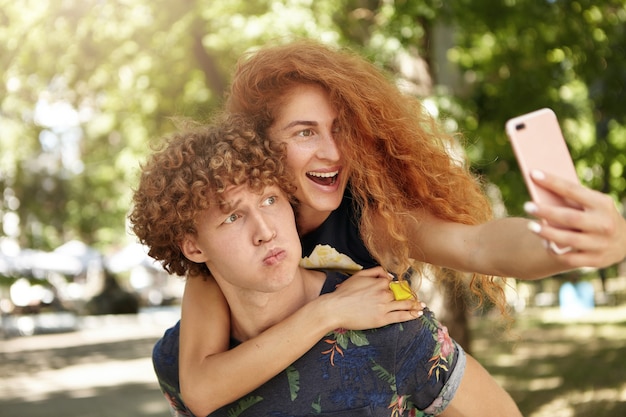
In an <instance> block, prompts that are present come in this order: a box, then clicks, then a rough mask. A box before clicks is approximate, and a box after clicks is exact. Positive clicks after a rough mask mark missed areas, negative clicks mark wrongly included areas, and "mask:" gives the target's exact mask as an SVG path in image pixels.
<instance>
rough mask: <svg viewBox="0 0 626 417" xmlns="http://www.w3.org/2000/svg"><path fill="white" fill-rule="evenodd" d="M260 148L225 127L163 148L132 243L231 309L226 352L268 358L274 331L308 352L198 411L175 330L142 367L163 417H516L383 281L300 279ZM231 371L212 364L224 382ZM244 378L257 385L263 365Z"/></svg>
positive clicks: (274, 164) (294, 237)
mask: <svg viewBox="0 0 626 417" xmlns="http://www.w3.org/2000/svg"><path fill="white" fill-rule="evenodd" d="M272 143H273V142H271V141H264V140H263V139H262V138H260V137H259V136H258V135H257V134H256V133H255V131H254V130H253V129H252V128H250V125H248V124H247V122H246V120H244V119H243V118H241V117H238V116H234V115H233V116H229V117H226V118H224V119H222V120H220V121H219V122H217V123H215V124H214V125H212V126H196V127H194V128H192V129H186V130H183V131H181V132H179V133H177V134H175V135H173V136H172V137H170V138H169V140H168V142H167V144H166V146H165V148H163V149H161V150H160V151H157V152H155V153H154V154H153V155H152V156H151V157H150V158H149V160H148V161H147V163H146V164H145V165H144V166H143V167H142V174H141V178H140V182H139V186H138V188H137V190H136V192H135V194H134V208H133V211H132V213H131V215H130V220H131V222H132V224H133V230H134V232H135V234H136V235H137V236H138V237H139V239H140V241H141V242H142V243H144V244H146V245H147V246H148V247H149V248H150V250H149V254H150V255H151V256H152V257H154V258H155V259H157V260H159V261H161V262H162V264H163V267H164V268H165V269H166V270H167V271H168V272H171V273H175V274H179V275H185V274H187V275H192V276H193V277H192V278H190V279H201V278H199V277H198V275H201V276H208V275H210V276H212V277H213V279H214V281H215V283H216V284H217V285H218V286H219V289H220V291H221V293H222V294H224V298H225V300H226V302H227V303H228V307H229V308H230V327H231V334H230V337H231V340H230V342H229V346H228V347H230V348H231V349H230V350H229V352H235V351H237V350H238V349H256V350H262V349H271V348H272V346H267V344H266V343H265V341H266V340H272V341H274V339H263V335H264V334H266V333H268V332H269V333H271V332H272V329H274V328H275V327H276V326H285V325H286V324H285V323H288V324H287V325H292V326H293V328H292V334H293V339H298V338H300V337H302V338H304V339H306V340H310V338H311V337H315V338H316V339H317V341H316V342H313V343H311V345H312V346H313V347H312V348H311V349H310V350H309V351H308V352H307V353H306V354H304V356H302V357H301V358H299V359H296V358H294V360H295V361H294V362H293V363H292V364H291V365H290V366H289V367H287V368H286V369H285V370H284V371H283V372H281V373H280V374H278V375H277V376H275V377H273V378H272V375H268V378H267V382H265V383H263V384H262V385H260V386H254V387H251V392H250V393H249V394H248V395H245V396H244V397H242V398H239V399H237V398H233V399H232V401H230V402H229V403H228V404H227V405H226V406H223V407H220V408H218V409H216V410H205V409H203V410H198V409H193V407H189V405H188V404H186V403H185V401H184V398H183V397H182V396H181V394H180V386H179V382H178V366H177V363H176V362H177V360H178V357H177V356H178V341H177V340H178V334H177V333H178V332H179V326H178V325H176V326H175V327H174V328H172V329H170V330H168V337H166V338H163V339H162V340H160V341H159V342H158V343H157V346H156V347H155V349H154V353H155V355H158V357H153V359H154V362H155V365H156V364H158V366H155V370H156V372H157V376H158V378H159V383H160V385H161V388H162V390H163V392H164V393H165V395H166V397H167V398H168V399H169V401H170V404H171V406H172V410H173V412H174V414H175V415H211V416H227V415H233V413H234V414H237V415H243V416H246V415H253V416H257V415H309V414H314V413H315V414H317V413H341V415H374V416H388V415H405V414H406V413H408V414H410V415H442V416H489V415H493V416H501V415H507V416H516V415H520V414H519V411H518V410H517V407H516V406H515V404H514V402H513V401H512V399H511V398H510V397H509V396H508V394H507V393H506V392H505V391H504V390H502V388H501V387H499V386H498V385H497V383H496V382H495V381H494V380H493V378H492V377H491V376H490V375H489V374H488V373H487V372H486V371H485V370H484V368H482V367H481V366H480V365H479V364H478V363H477V362H476V361H475V360H474V359H473V358H471V357H470V356H469V355H466V354H465V353H464V352H463V350H462V349H461V348H460V346H458V345H457V344H456V342H454V341H453V340H452V339H450V337H449V336H448V334H447V331H446V329H445V327H443V326H441V325H440V324H439V323H438V322H437V321H436V319H435V318H434V316H433V315H432V313H431V312H429V311H428V310H424V312H423V313H422V314H418V312H417V311H416V310H415V301H414V300H405V301H396V300H395V299H394V296H393V294H392V292H391V291H390V290H389V287H388V284H389V280H390V277H389V276H388V274H386V273H385V271H384V270H383V269H382V268H381V267H376V268H372V269H369V270H364V271H362V272H358V273H356V274H354V275H353V276H352V277H351V278H349V279H347V280H346V279H345V276H343V274H342V273H341V272H322V271H318V270H309V269H305V268H303V267H300V266H299V262H300V258H301V256H302V249H301V244H300V241H299V236H298V232H297V229H296V222H295V216H294V211H293V208H292V206H291V199H290V195H291V193H292V192H293V187H292V186H291V178H290V177H289V176H288V175H287V171H286V168H285V167H284V166H283V162H282V161H283V156H282V151H281V148H280V147H279V146H276V145H273V144H272ZM339 283H341V285H340V286H339V288H338V289H336V287H337V286H338V284H339ZM211 301H216V302H221V301H220V300H206V302H211ZM294 317H296V319H294ZM182 320H185V310H184V306H183V315H182ZM298 320H302V321H306V322H309V323H310V322H311V321H314V322H319V323H320V324H319V326H318V327H319V331H318V332H317V333H315V332H313V333H314V334H313V335H311V334H310V333H311V332H310V331H308V330H309V328H310V327H311V326H310V325H309V326H308V327H307V333H308V334H303V335H301V334H300V333H299V329H298V326H297V323H298ZM400 322H402V324H400ZM289 323H291V324H289ZM368 329H370V330H368ZM283 330H284V329H283ZM283 334H284V333H283ZM200 337H203V338H211V337H212V335H210V334H202V335H200ZM290 339H291V338H290ZM172 341H176V342H175V343H172V344H171V345H168V346H164V345H163V343H170V342H172ZM279 343H286V344H289V343H291V342H290V340H283V341H281V342H279ZM297 343H299V342H297ZM164 355H165V356H167V355H169V356H170V357H169V358H164V357H163V356H164ZM167 363H172V366H171V367H168V366H165V364H167ZM229 364H230V365H232V363H230V362H229V361H228V359H227V358H224V365H225V369H226V370H227V369H228V366H229ZM237 366H246V364H241V363H237ZM249 366H250V368H249V369H250V372H255V373H262V372H263V364H258V363H255V364H249ZM270 378H271V379H270ZM241 383H242V384H245V381H242V382H241ZM222 400H223V399H222ZM192 409H193V411H192ZM194 412H195V413H196V414H194Z"/></svg>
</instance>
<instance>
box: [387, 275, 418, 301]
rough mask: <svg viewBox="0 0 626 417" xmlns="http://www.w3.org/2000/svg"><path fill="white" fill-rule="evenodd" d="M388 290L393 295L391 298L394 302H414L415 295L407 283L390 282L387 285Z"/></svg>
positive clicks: (403, 281)
mask: <svg viewBox="0 0 626 417" xmlns="http://www.w3.org/2000/svg"><path fill="white" fill-rule="evenodd" d="M389 289H390V290H391V292H392V293H393V298H395V299H396V301H402V300H411V299H413V300H415V294H414V293H413V290H412V289H411V285H410V284H409V282H408V281H405V280H401V281H391V282H390V283H389Z"/></svg>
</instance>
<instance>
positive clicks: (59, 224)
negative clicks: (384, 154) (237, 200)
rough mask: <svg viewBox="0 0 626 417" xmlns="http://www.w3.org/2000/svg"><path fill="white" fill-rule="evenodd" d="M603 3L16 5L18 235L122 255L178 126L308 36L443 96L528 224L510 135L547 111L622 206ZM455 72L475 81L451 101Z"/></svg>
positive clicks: (127, 0) (50, 0)
mask: <svg viewBox="0 0 626 417" xmlns="http://www.w3.org/2000/svg"><path fill="white" fill-rule="evenodd" d="M597 3H598V2H594V1H591V0H579V1H565V0H552V1H547V0H546V1H540V2H537V1H532V0H507V1H504V2H500V3H498V2H495V3H494V2H491V1H487V0H472V1H470V0H454V1H450V2H443V1H441V0H425V1H421V2H416V1H411V0H396V1H392V2H389V1H381V0H339V1H335V0H316V1H312V0H283V1H277V0H257V1H252V2H251V1H245V0H184V1H180V2H171V1H166V0H150V1H149V0H105V1H102V0H64V1H54V0H13V1H8V0H4V1H3V2H2V4H1V7H0V65H1V67H2V70H3V72H2V82H1V83H0V162H1V164H0V187H2V190H3V199H2V201H1V202H0V221H1V222H2V224H3V230H4V233H3V235H9V236H11V237H14V238H16V239H18V240H19V243H20V245H21V246H22V247H36V248H43V249H51V248H54V247H56V246H58V245H59V244H61V243H62V242H63V241H66V240H68V239H71V238H77V239H81V240H83V241H85V242H86V243H88V244H92V245H95V246H99V247H102V248H106V247H108V246H111V245H114V244H119V243H122V242H123V241H124V240H125V239H126V238H127V237H128V236H127V233H126V231H125V217H126V213H127V211H128V208H129V206H130V195H131V193H132V187H133V185H134V184H135V181H136V175H137V171H138V165H139V163H140V162H141V160H142V159H143V158H144V157H145V156H146V154H147V152H148V150H149V149H150V147H151V146H153V144H155V143H156V140H157V138H159V137H160V136H162V135H164V134H166V133H167V132H168V131H170V130H171V129H172V128H173V125H172V122H171V117H173V116H189V117H193V118H195V119H200V120H203V119H206V118H208V117H209V116H210V115H211V113H212V112H213V111H214V110H215V109H216V108H217V107H218V106H220V104H221V102H222V99H223V93H224V91H225V90H226V88H227V86H228V83H229V80H230V74H231V73H232V69H233V65H234V62H235V60H236V59H237V58H238V57H239V56H240V55H241V54H242V53H243V52H244V51H246V50H249V49H251V48H254V47H256V46H258V45H262V44H264V43H266V42H267V41H269V40H270V39H276V38H279V39H289V38H291V37H296V36H299V37H300V36H302V37H312V38H316V39H320V40H322V41H324V42H328V43H333V44H339V45H347V46H350V47H352V48H354V49H356V50H358V51H360V52H361V53H363V54H364V55H365V56H367V57H368V58H369V59H371V60H372V61H373V62H375V63H376V64H377V65H380V66H381V68H384V69H386V70H388V71H390V72H393V73H396V74H397V75H398V78H399V79H403V82H404V84H405V85H407V86H409V87H410V88H408V90H407V91H411V92H413V93H415V94H418V95H422V96H424V98H426V96H428V100H427V101H430V102H432V103H436V104H437V106H438V108H439V111H440V112H441V115H442V116H445V117H446V120H447V122H451V126H453V127H458V128H460V129H461V131H462V132H463V133H464V134H465V135H466V136H467V138H468V139H469V142H468V147H467V151H468V154H469V155H470V157H471V159H472V161H473V163H474V167H475V169H476V170H478V171H479V172H480V173H482V174H484V175H485V176H486V177H487V178H488V179H489V180H491V181H493V182H495V183H496V184H497V185H498V186H499V187H500V188H501V190H502V193H503V196H504V198H505V201H506V203H507V205H508V206H509V208H510V209H511V210H512V211H516V210H517V209H518V208H519V205H520V203H521V201H523V200H524V199H525V198H526V194H525V193H526V192H525V188H524V185H523V184H522V183H521V177H520V175H519V173H518V171H517V169H516V165H515V162H514V158H513V156H512V154H511V151H510V147H509V146H508V142H507V140H506V138H505V137H504V132H503V125H504V121H505V120H506V119H507V118H510V117H512V116H515V115H518V114H520V113H523V112H525V111H528V110H533V109H536V108H539V107H546V106H548V107H552V108H553V109H554V110H555V111H556V112H557V114H558V115H559V116H560V117H561V120H562V122H563V127H564V129H565V132H566V136H567V137H568V139H569V140H570V147H571V149H572V153H573V155H574V157H575V159H576V162H577V166H578V169H579V173H580V174H581V176H582V178H584V179H585V180H586V182H587V183H588V184H589V185H591V186H592V187H594V188H597V189H601V190H604V191H606V192H611V193H612V194H613V195H614V196H615V197H616V199H619V198H623V197H624V192H625V188H626V184H625V181H624V174H623V172H624V165H626V160H625V158H626V156H624V155H626V152H624V150H625V149H624V148H625V147H626V139H625V137H626V134H625V127H624V126H625V124H626V120H625V117H626V116H625V112H624V111H623V110H622V107H621V106H622V105H621V102H622V101H623V98H624V84H625V83H626V79H625V78H626V71H624V67H625V65H624V60H625V59H626V58H625V56H626V54H624V45H626V35H625V33H624V31H625V29H624V27H625V26H626V25H625V22H626V7H625V6H624V4H623V2H622V1H618V0H607V1H604V2H600V3H601V4H597ZM442 28H443V30H441V29H442ZM442 34H453V35H454V38H452V37H450V39H454V41H453V42H452V43H451V44H447V43H445V42H442V38H441V36H442ZM446 62H447V63H450V62H453V63H454V64H455V65H456V66H458V69H459V71H460V72H459V74H460V79H461V80H462V83H461V84H459V85H448V88H442V87H446V86H445V85H441V84H442V83H449V80H448V79H446V78H445V77H443V75H442V68H441V65H442V63H446ZM433 81H434V84H433V83H432V82H433ZM437 83H438V84H439V85H437ZM459 86H461V87H463V88H459ZM16 214H17V216H16ZM16 218H18V219H19V229H15V228H14V227H13V226H12V225H13V223H15V219H16Z"/></svg>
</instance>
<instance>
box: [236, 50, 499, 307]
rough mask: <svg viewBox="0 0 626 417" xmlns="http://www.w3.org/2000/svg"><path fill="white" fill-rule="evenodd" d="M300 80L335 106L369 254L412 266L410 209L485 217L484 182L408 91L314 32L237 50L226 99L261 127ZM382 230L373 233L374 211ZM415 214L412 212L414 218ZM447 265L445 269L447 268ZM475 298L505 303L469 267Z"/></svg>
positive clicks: (392, 266) (458, 217) (397, 266)
mask: <svg viewBox="0 0 626 417" xmlns="http://www.w3.org/2000/svg"><path fill="white" fill-rule="evenodd" d="M302 84H314V85H317V86H321V87H322V88H324V89H325V90H326V92H327V93H328V94H329V97H330V101H331V103H332V105H333V106H334V108H335V110H336V112H337V118H338V123H339V128H340V133H339V134H338V136H337V145H338V147H339V148H340V150H341V152H342V155H343V158H344V160H345V161H347V162H348V163H349V164H350V167H349V168H350V187H351V190H352V194H353V196H354V198H355V201H356V204H357V208H358V210H359V211H360V212H361V213H362V216H361V220H360V222H361V223H360V231H361V235H362V238H363V241H364V242H365V244H366V246H367V247H368V249H369V250H370V252H371V253H372V255H373V256H374V257H375V258H376V259H377V260H378V261H379V262H380V263H381V265H382V266H383V267H385V268H386V269H387V270H390V271H393V272H396V273H398V274H401V273H403V271H406V270H407V269H408V268H409V266H412V267H413V268H417V269H420V267H421V265H415V264H413V265H412V263H413V261H412V260H411V259H410V256H409V247H408V244H407V242H408V239H410V236H408V232H407V230H406V227H405V226H406V222H405V221H404V220H406V219H407V218H409V217H407V216H410V215H411V214H410V213H411V212H413V213H414V212H415V210H416V209H418V210H419V209H424V210H426V211H427V212H430V213H432V214H433V215H435V216H437V217H439V218H441V219H445V220H450V221H454V222H458V223H464V224H478V223H482V222H484V221H486V220H488V219H490V218H491V216H492V213H491V205H490V201H489V200H488V198H487V197H486V195H485V194H484V192H483V190H482V188H481V187H482V184H481V183H480V181H479V180H478V179H477V178H476V177H474V176H473V175H472V174H471V173H470V172H469V169H468V166H469V164H467V163H466V164H460V163H459V162H458V161H455V160H454V159H453V158H452V157H451V155H450V153H449V151H450V149H454V148H455V147H458V146H457V144H456V141H455V138H454V137H453V136H451V135H449V134H448V133H446V132H444V131H443V130H442V128H441V127H440V126H439V125H438V124H437V123H436V122H435V120H434V119H433V118H432V116H430V115H428V114H427V112H426V111H425V110H424V108H423V107H422V105H421V103H420V102H419V101H418V100H417V99H415V98H414V97H410V96H408V95H404V94H402V93H401V92H400V91H399V89H398V88H397V87H396V85H395V84H394V83H393V82H392V81H391V79H390V78H389V77H388V76H387V75H386V74H385V73H384V72H383V71H381V70H380V69H379V68H377V67H376V66H374V65H373V64H371V63H370V62H368V61H367V60H365V59H364V58H363V57H361V56H359V55H357V54H356V53H354V52H351V51H348V50H341V49H333V48H331V47H329V46H325V45H322V44H320V43H318V42H315V41H311V40H300V41H295V42H291V43H288V44H285V45H270V46H265V47H262V48H260V49H258V50H256V51H253V52H251V53H250V54H248V55H244V56H243V57H242V58H241V59H240V60H239V62H238V64H237V69H236V72H235V75H234V78H233V82H232V84H231V89H230V91H229V94H228V97H227V102H226V108H227V109H228V110H230V111H234V112H241V113H245V114H246V115H248V116H249V117H250V118H252V119H253V120H254V124H255V128H256V129H258V130H259V132H261V133H262V134H264V135H266V134H267V131H268V129H269V128H270V127H271V126H272V124H273V123H274V120H275V118H276V117H277V115H278V112H279V110H280V109H281V106H283V105H284V103H285V101H286V99H287V98H288V97H289V94H290V93H291V92H292V91H293V90H294V89H295V88H297V87H298V86H301V85H302ZM375 218H381V219H384V221H385V222H386V225H387V228H386V230H387V234H386V236H381V234H380V233H378V234H377V235H376V236H374V233H373V230H374V219H375ZM414 220H418V219H414ZM449 272H450V271H445V273H443V274H441V275H442V276H449V275H450V274H449ZM470 288H471V289H472V291H473V292H474V293H475V294H476V295H478V296H479V299H480V301H482V300H483V295H484V294H486V295H487V296H488V298H490V299H491V300H492V301H493V302H495V303H496V304H497V305H498V306H499V307H500V309H501V311H504V306H505V304H504V293H503V291H502V283H501V282H500V280H498V279H497V278H495V277H489V276H483V275H474V276H473V278H472V282H471V283H470Z"/></svg>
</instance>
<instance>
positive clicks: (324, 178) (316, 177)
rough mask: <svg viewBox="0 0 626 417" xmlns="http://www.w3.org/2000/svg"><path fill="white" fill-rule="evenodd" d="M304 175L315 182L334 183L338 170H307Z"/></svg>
mask: <svg viewBox="0 0 626 417" xmlns="http://www.w3.org/2000/svg"><path fill="white" fill-rule="evenodd" d="M306 176H307V177H308V178H309V179H310V180H311V181H313V182H314V183H316V184H320V185H334V184H335V183H336V182H337V178H339V171H333V172H307V173H306Z"/></svg>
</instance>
